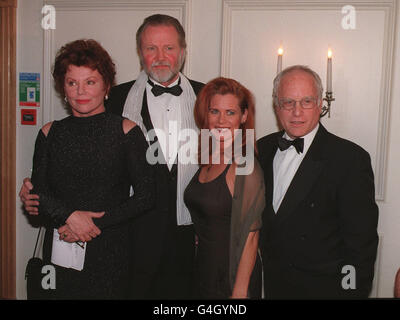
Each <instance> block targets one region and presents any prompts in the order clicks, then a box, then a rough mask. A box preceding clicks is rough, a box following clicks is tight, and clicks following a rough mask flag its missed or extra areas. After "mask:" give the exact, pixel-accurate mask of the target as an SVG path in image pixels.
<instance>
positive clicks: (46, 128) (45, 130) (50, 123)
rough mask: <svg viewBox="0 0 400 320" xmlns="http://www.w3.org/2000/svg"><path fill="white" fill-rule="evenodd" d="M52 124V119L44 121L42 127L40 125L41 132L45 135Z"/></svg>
mask: <svg viewBox="0 0 400 320" xmlns="http://www.w3.org/2000/svg"><path fill="white" fill-rule="evenodd" d="M52 124H53V121H51V122H48V123H46V124H45V125H44V126H43V127H42V132H43V134H44V135H45V136H46V137H47V135H48V134H49V131H50V128H51V126H52Z"/></svg>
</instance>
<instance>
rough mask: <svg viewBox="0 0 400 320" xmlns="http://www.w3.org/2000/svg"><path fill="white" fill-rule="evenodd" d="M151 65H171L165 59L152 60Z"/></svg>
mask: <svg viewBox="0 0 400 320" xmlns="http://www.w3.org/2000/svg"><path fill="white" fill-rule="evenodd" d="M151 66H152V67H157V66H167V67H171V64H170V63H169V62H167V61H156V62H153V63H152V64H151Z"/></svg>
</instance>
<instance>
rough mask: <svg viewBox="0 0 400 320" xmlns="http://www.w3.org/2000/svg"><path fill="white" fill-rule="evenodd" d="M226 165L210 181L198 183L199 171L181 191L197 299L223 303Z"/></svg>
mask: <svg viewBox="0 0 400 320" xmlns="http://www.w3.org/2000/svg"><path fill="white" fill-rule="evenodd" d="M229 167H230V165H227V167H226V168H225V170H224V171H223V172H222V173H221V174H220V175H219V176H218V177H217V178H215V179H214V180H212V181H210V182H205V183H201V182H200V181H199V174H200V169H199V170H198V171H197V173H196V174H195V175H194V177H193V179H192V180H191V182H190V183H189V185H188V186H187V188H186V190H185V195H184V197H185V198H184V199H185V203H186V206H187V207H188V209H189V211H190V214H191V216H192V220H193V224H194V228H195V232H196V234H197V236H198V247H197V252H196V260H195V292H194V297H195V298H197V299H227V298H229V297H230V296H231V294H232V292H231V288H230V284H229V240H230V225H231V210H232V195H231V193H230V191H229V188H228V186H227V184H226V173H227V172H228V169H229Z"/></svg>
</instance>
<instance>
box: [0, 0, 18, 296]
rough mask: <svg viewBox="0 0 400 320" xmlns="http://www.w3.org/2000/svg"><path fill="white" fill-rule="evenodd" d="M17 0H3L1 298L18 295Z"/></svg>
mask: <svg viewBox="0 0 400 320" xmlns="http://www.w3.org/2000/svg"><path fill="white" fill-rule="evenodd" d="M16 31H17V0H0V147H1V149H0V150H1V151H0V152H1V154H0V158H1V159H0V168H1V181H0V189H1V192H0V193H1V198H0V210H1V211H0V234H1V236H0V290H1V291H0V298H3V299H16V221H15V215H16V189H15V187H16V109H17V105H16V86H17V82H16V56H17V52H16V41H17V32H16Z"/></svg>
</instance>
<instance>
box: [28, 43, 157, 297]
mask: <svg viewBox="0 0 400 320" xmlns="http://www.w3.org/2000/svg"><path fill="white" fill-rule="evenodd" d="M114 77H115V68H114V63H113V62H112V60H111V58H110V56H109V55H108V53H107V51H106V50H104V48H102V47H101V45H100V44H99V43H98V42H96V41H95V40H76V41H73V42H70V43H68V44H66V45H65V46H63V47H62V48H61V49H60V50H59V51H58V53H57V56H56V60H55V65H54V70H53V78H54V81H55V88H56V90H57V92H58V93H59V94H60V95H61V97H62V98H63V99H64V101H65V103H66V105H67V107H68V108H69V110H70V112H71V115H70V116H69V117H67V118H64V119H62V120H59V121H52V122H50V123H47V124H46V125H45V126H43V128H42V129H41V130H40V131H39V133H38V136H37V139H36V145H35V153H34V158H33V172H32V183H33V186H34V189H33V191H32V193H34V194H37V195H38V200H39V205H38V214H39V215H40V216H41V217H43V218H44V219H45V220H46V221H47V225H46V236H45V242H44V261H45V263H48V264H50V263H52V264H53V265H54V267H55V271H56V288H55V290H49V291H51V295H50V296H49V298H54V299H123V298H128V297H129V295H128V294H129V292H128V291H129V289H130V288H129V286H131V285H133V284H132V283H131V281H130V263H131V262H132V261H131V260H132V248H131V246H132V243H131V237H130V232H131V230H132V225H133V223H134V218H135V217H137V216H139V215H141V214H143V213H144V212H146V210H148V209H150V208H151V206H152V204H153V203H154V179H153V173H152V170H151V167H150V166H149V164H148V163H147V161H146V156H145V154H146V149H147V142H146V140H145V138H144V136H143V133H142V131H141V130H140V128H139V127H138V126H136V124H135V123H134V122H132V121H130V120H127V119H123V118H122V117H120V116H116V115H113V114H111V113H106V112H105V107H104V100H105V99H107V93H108V91H109V90H110V88H111V86H112V85H113V84H114ZM131 186H132V187H133V189H134V195H133V196H131V197H130V187H131Z"/></svg>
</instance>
